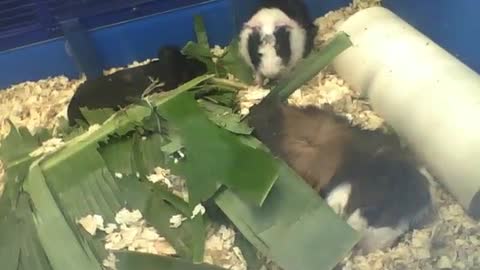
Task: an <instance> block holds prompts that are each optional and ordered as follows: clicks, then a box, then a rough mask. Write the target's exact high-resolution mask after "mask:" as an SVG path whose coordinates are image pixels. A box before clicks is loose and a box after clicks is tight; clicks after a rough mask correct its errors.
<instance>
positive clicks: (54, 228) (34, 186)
mask: <svg viewBox="0 0 480 270" xmlns="http://www.w3.org/2000/svg"><path fill="white" fill-rule="evenodd" d="M24 186H25V190H26V191H27V192H28V193H29V194H30V196H31V199H32V203H33V207H34V209H35V212H34V220H35V225H36V227H37V231H38V236H39V239H40V242H41V244H42V246H43V248H44V250H45V253H46V255H47V257H48V260H49V262H50V263H51V265H52V268H53V269H71V270H75V269H79V270H80V269H81V270H84V269H92V270H93V269H98V270H101V269H102V268H101V266H100V264H99V262H98V261H97V260H96V258H95V256H94V254H93V253H92V252H91V250H90V249H88V248H86V247H85V246H84V245H83V244H82V243H80V242H79V239H78V238H77V236H76V234H75V232H74V231H73V230H74V229H73V228H72V227H71V224H69V223H68V222H67V221H66V217H65V216H64V215H63V213H62V210H61V209H60V207H59V205H58V204H57V202H56V200H55V199H54V196H53V194H52V191H51V190H50V188H49V187H48V185H47V183H46V180H45V177H44V176H43V173H42V170H41V169H40V167H39V166H38V165H35V164H33V165H32V167H31V168H30V173H29V175H28V179H27V180H26V182H25V185H24ZM81 202H82V201H79V202H78V203H81Z"/></svg>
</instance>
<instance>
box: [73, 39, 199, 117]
mask: <svg viewBox="0 0 480 270" xmlns="http://www.w3.org/2000/svg"><path fill="white" fill-rule="evenodd" d="M206 72H207V69H206V66H205V65H204V64H203V63H201V62H199V61H197V60H195V59H190V58H187V56H185V55H183V54H182V53H181V51H180V49H179V48H177V47H174V46H165V47H162V48H161V49H160V50H159V52H158V60H154V61H152V62H150V63H148V64H146V65H142V66H137V67H132V68H127V69H123V70H119V71H117V72H115V73H113V74H110V75H106V76H101V77H99V78H96V79H93V80H87V81H85V82H84V83H82V84H81V85H80V86H79V87H78V88H77V90H76V92H75V94H74V95H73V97H72V99H71V100H70V104H69V105H68V110H67V114H68V120H69V123H70V125H75V124H76V120H84V117H83V115H82V113H81V111H80V108H82V107H86V108H89V109H100V108H111V109H114V110H118V109H120V108H123V107H125V106H127V105H129V104H131V103H132V99H139V98H140V97H141V96H142V94H143V92H144V91H145V89H147V88H148V87H149V86H150V85H151V84H152V80H154V79H158V80H159V82H160V83H163V84H164V85H163V86H162V87H159V88H158V89H155V90H154V91H152V92H151V93H155V92H159V91H169V90H172V89H175V88H176V87H178V86H179V85H180V84H182V83H185V82H187V81H189V80H191V79H193V78H195V77H197V76H200V75H202V74H204V73H206Z"/></svg>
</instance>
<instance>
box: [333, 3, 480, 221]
mask: <svg viewBox="0 0 480 270" xmlns="http://www.w3.org/2000/svg"><path fill="white" fill-rule="evenodd" d="M339 30H341V31H345V32H346V33H347V34H349V35H350V38H351V40H352V42H353V44H354V45H353V46H352V47H351V48H349V49H347V50H346V51H345V52H343V53H342V54H341V55H339V56H338V57H337V58H336V59H335V60H334V62H333V66H334V68H335V69H336V71H337V72H338V73H339V75H340V76H342V77H343V78H344V79H345V80H346V81H347V82H348V83H349V84H350V85H351V86H352V87H353V88H354V89H356V90H359V91H362V92H363V93H364V94H365V95H366V96H367V97H368V98H369V100H370V103H371V104H372V107H373V109H374V110H375V111H377V112H378V113H379V114H380V115H381V116H382V117H383V118H384V119H385V120H386V121H387V122H388V123H389V124H390V125H391V126H392V127H393V128H394V129H395V130H396V131H397V133H398V134H399V135H400V136H402V137H403V138H404V139H405V140H406V141H407V142H408V143H409V145H410V147H411V148H412V149H413V150H414V151H415V152H416V153H417V154H418V156H419V157H420V158H421V159H423V160H424V162H425V163H426V165H427V168H428V170H429V171H431V172H432V173H433V174H434V175H435V176H437V178H438V180H439V181H440V182H441V183H442V184H443V185H444V186H445V187H446V188H447V189H448V190H449V191H450V192H451V193H452V194H453V195H454V196H455V197H456V199H457V200H458V201H459V202H460V203H461V204H462V205H463V206H464V208H465V209H467V211H468V212H469V213H470V215H472V216H473V217H475V218H477V219H478V218H480V192H479V190H480V76H479V75H478V74H477V73H476V72H475V71H473V70H472V69H470V68H469V67H467V66H466V65H465V64H463V63H462V62H461V61H459V60H458V59H457V58H455V57H454V56H452V55H451V54H449V53H448V52H447V51H445V50H444V49H442V48H441V47H440V46H438V45H437V44H435V43H434V42H433V41H432V40H430V39H429V38H427V37H426V36H425V35H423V34H422V33H420V32H419V31H417V30H416V29H414V28H413V27H412V26H410V25H409V24H408V23H406V22H405V21H403V20H402V19H401V18H400V17H398V16H396V15H395V14H394V13H392V12H391V11H389V10H387V9H385V8H381V7H373V8H369V9H365V10H362V11H360V12H358V13H356V14H355V15H353V16H352V17H350V18H349V19H347V20H346V21H345V22H344V23H343V24H342V25H340V26H339ZM472 34H473V33H472Z"/></svg>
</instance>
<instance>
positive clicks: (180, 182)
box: [147, 167, 188, 202]
mask: <svg viewBox="0 0 480 270" xmlns="http://www.w3.org/2000/svg"><path fill="white" fill-rule="evenodd" d="M147 179H148V181H150V182H152V183H158V182H160V183H162V184H163V185H165V186H166V187H167V188H168V189H169V190H170V191H172V193H173V194H175V195H177V196H179V197H180V198H182V199H183V200H184V201H186V202H188V190H187V186H186V181H185V179H183V178H182V177H180V176H178V175H174V174H172V173H171V172H170V170H169V169H164V168H161V167H156V168H155V169H154V170H153V173H152V174H151V175H148V176H147Z"/></svg>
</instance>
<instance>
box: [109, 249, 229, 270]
mask: <svg viewBox="0 0 480 270" xmlns="http://www.w3.org/2000/svg"><path fill="white" fill-rule="evenodd" d="M115 257H116V259H117V260H118V262H117V269H118V270H132V269H135V270H166V269H168V270H226V269H224V268H221V267H217V266H213V265H209V264H193V263H191V262H188V261H186V260H182V259H178V258H172V257H166V256H157V255H151V254H145V253H136V252H116V253H115Z"/></svg>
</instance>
